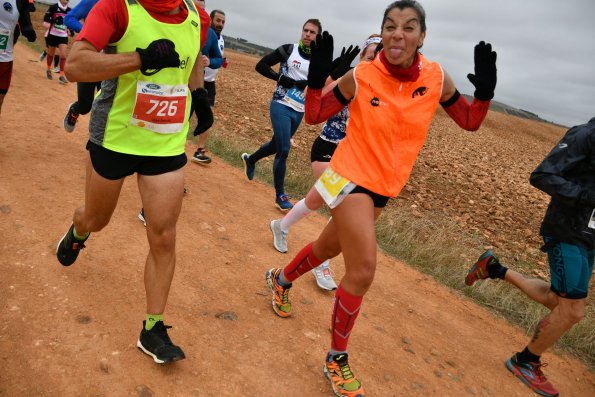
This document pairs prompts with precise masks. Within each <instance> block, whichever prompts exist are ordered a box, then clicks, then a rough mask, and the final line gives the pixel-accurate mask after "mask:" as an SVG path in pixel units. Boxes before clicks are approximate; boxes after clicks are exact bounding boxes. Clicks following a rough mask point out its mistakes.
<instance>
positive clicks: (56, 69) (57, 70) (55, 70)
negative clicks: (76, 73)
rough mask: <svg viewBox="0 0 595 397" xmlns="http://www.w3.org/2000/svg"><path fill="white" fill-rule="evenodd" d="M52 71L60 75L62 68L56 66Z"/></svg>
mask: <svg viewBox="0 0 595 397" xmlns="http://www.w3.org/2000/svg"><path fill="white" fill-rule="evenodd" d="M52 71H53V72H54V73H60V66H54V68H53V69H52Z"/></svg>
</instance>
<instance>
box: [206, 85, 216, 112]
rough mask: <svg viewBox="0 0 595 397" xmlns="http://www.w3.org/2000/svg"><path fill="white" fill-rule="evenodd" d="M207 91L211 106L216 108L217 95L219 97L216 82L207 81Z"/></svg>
mask: <svg viewBox="0 0 595 397" xmlns="http://www.w3.org/2000/svg"><path fill="white" fill-rule="evenodd" d="M205 90H207V98H208V99H209V104H210V105H211V107H212V106H215V95H217V89H216V88H215V82H214V81H205Z"/></svg>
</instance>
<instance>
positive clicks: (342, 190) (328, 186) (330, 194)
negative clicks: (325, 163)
mask: <svg viewBox="0 0 595 397" xmlns="http://www.w3.org/2000/svg"><path fill="white" fill-rule="evenodd" d="M314 186H315V187H316V190H317V191H318V193H320V196H321V197H322V198H323V199H324V202H325V203H326V204H327V205H328V206H329V207H330V208H335V207H336V206H338V205H339V204H341V202H342V201H343V200H344V199H345V197H346V196H347V195H348V194H349V193H351V191H352V190H353V189H355V186H356V185H355V183H353V182H351V181H350V180H349V179H347V178H344V177H342V176H341V175H339V174H337V173H336V172H335V171H333V169H332V168H331V167H328V168H327V169H326V170H325V171H324V172H323V173H322V175H321V176H320V178H318V180H317V181H316V184H314Z"/></svg>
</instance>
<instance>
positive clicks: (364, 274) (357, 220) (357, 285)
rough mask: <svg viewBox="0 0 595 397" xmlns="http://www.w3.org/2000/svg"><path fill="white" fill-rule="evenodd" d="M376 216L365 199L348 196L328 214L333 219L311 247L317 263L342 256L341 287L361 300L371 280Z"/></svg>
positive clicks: (378, 210) (373, 262)
mask: <svg viewBox="0 0 595 397" xmlns="http://www.w3.org/2000/svg"><path fill="white" fill-rule="evenodd" d="M380 212H381V209H379V208H374V204H373V203H372V199H371V198H370V197H369V196H368V195H366V194H350V195H349V196H347V197H346V198H345V200H344V201H343V202H342V203H341V204H340V205H339V206H338V207H336V208H334V209H333V210H331V213H332V215H333V219H332V220H331V222H329V223H328V224H327V226H326V227H325V228H324V230H323V231H322V233H321V234H320V237H319V238H318V240H316V241H315V242H314V244H313V245H312V252H313V253H314V255H315V256H316V257H317V258H318V259H329V258H332V257H335V256H337V255H338V254H339V253H340V252H343V257H344V258H345V276H344V277H343V279H342V280H341V286H342V287H343V289H345V291H347V292H349V293H350V294H353V295H357V296H363V295H364V294H365V293H366V291H367V290H368V288H369V287H370V285H371V284H372V281H373V279H374V273H375V270H376V232H375V230H374V222H375V219H376V218H377V217H378V216H379V215H380Z"/></svg>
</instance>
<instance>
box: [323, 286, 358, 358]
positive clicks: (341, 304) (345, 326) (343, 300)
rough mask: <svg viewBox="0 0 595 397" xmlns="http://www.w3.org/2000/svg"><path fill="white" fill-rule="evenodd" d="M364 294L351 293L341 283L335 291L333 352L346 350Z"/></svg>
mask: <svg viewBox="0 0 595 397" xmlns="http://www.w3.org/2000/svg"><path fill="white" fill-rule="evenodd" d="M363 299H364V297H363V296H355V295H351V294H350V293H349V292H347V291H345V290H344V289H343V287H342V286H340V285H339V288H337V292H335V302H334V305H333V316H332V320H331V329H332V342H331V352H346V351H347V342H348V341H349V335H350V334H351V330H352V329H353V324H355V319H356V318H357V315H358V314H359V312H360V307H361V305H362V300H363Z"/></svg>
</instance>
